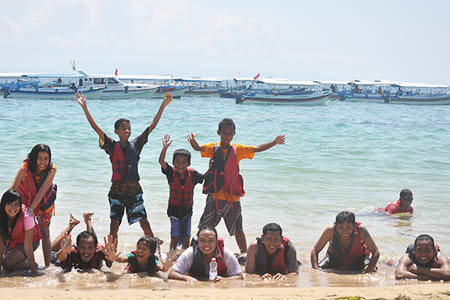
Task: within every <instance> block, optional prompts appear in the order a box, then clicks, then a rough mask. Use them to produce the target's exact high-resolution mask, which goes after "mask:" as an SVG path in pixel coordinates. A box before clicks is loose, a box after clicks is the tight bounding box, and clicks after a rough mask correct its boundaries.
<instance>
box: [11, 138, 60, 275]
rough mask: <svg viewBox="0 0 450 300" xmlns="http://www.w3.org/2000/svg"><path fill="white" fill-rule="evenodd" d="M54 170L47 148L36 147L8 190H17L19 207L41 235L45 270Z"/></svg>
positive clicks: (54, 194) (52, 204)
mask: <svg viewBox="0 0 450 300" xmlns="http://www.w3.org/2000/svg"><path fill="white" fill-rule="evenodd" d="M55 174H56V166H55V164H53V163H52V152H51V150H50V147H49V146H48V145H44V144H37V145H35V146H34V147H33V149H31V152H30V153H29V154H28V157H27V159H25V160H24V161H23V164H22V167H21V168H20V169H19V171H18V172H17V175H16V177H15V178H14V182H13V183H12V185H11V187H10V189H11V190H17V191H18V192H19V194H20V195H21V197H22V199H23V204H24V205H25V206H26V207H27V208H29V210H30V213H33V214H34V215H35V216H36V219H37V221H38V224H39V228H40V231H41V232H42V251H43V254H44V261H45V266H47V267H48V266H49V265H50V253H51V250H50V249H51V246H50V229H49V227H50V220H51V218H52V216H53V215H54V208H55V203H54V202H55V200H56V185H55V184H53V179H54V178H55Z"/></svg>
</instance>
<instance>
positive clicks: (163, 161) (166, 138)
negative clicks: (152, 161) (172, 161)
mask: <svg viewBox="0 0 450 300" xmlns="http://www.w3.org/2000/svg"><path fill="white" fill-rule="evenodd" d="M172 142H173V140H171V139H170V134H165V135H164V137H163V138H162V144H163V147H162V149H161V154H160V155H159V164H160V165H161V167H162V168H163V169H164V170H167V164H166V152H167V149H168V148H169V146H170V144H172Z"/></svg>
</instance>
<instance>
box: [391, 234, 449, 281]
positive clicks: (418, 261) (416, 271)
mask: <svg viewBox="0 0 450 300" xmlns="http://www.w3.org/2000/svg"><path fill="white" fill-rule="evenodd" d="M395 278H396V279H418V280H445V281H449V280H450V260H449V259H448V258H447V256H446V255H442V254H441V253H440V250H439V247H438V246H437V245H436V244H435V243H434V240H433V238H432V237H431V236H429V235H428V234H421V235H419V236H418V237H417V238H416V240H415V241H414V244H411V245H409V246H408V247H407V249H406V254H404V255H403V256H402V257H401V258H400V260H399V262H398V266H397V268H396V269H395Z"/></svg>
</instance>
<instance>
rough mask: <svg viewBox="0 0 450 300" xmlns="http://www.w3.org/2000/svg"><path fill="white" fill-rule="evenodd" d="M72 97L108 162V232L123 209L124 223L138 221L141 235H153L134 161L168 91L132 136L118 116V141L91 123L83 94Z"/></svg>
mask: <svg viewBox="0 0 450 300" xmlns="http://www.w3.org/2000/svg"><path fill="white" fill-rule="evenodd" d="M75 99H76V100H77V102H78V103H79V104H80V106H81V108H82V109H83V111H84V114H85V115H86V118H87V120H88V122H89V124H90V125H91V127H92V128H93V129H94V131H95V132H96V133H97V134H98V136H99V139H100V140H99V142H100V148H102V149H103V150H105V152H106V154H108V155H109V159H110V161H111V164H112V170H113V174H112V179H111V181H112V184H111V188H110V190H109V193H108V200H109V204H110V219H111V225H110V235H112V236H113V237H114V239H117V233H118V231H119V226H120V223H121V222H122V217H123V213H124V211H125V210H126V213H127V219H128V224H130V225H131V224H133V223H135V222H139V224H140V225H141V228H142V230H143V231H144V234H145V235H148V236H150V237H153V232H152V229H151V227H150V223H149V222H148V220H147V212H146V211H145V207H144V200H143V198H142V193H143V192H142V188H141V185H140V184H139V179H140V177H139V173H138V162H139V158H140V157H139V155H140V153H141V151H142V148H143V147H144V145H145V144H146V143H147V140H148V136H149V134H150V133H151V132H152V131H153V129H155V127H156V125H157V124H158V122H159V119H160V118H161V115H162V113H163V111H164V109H165V108H166V106H167V105H168V104H169V102H170V101H171V99H172V97H171V95H170V94H166V95H165V96H164V100H163V102H162V103H161V106H160V107H159V110H158V112H157V113H156V115H155V117H154V118H153V121H152V123H151V124H150V125H149V126H148V127H147V128H145V130H144V132H143V133H142V134H141V135H139V136H138V137H136V138H135V139H133V140H132V141H131V142H130V141H129V140H128V139H129V137H130V135H131V124H130V121H129V120H127V119H119V120H117V121H116V122H115V124H114V132H115V133H116V134H117V135H118V136H119V141H118V142H117V141H114V140H113V139H112V138H110V137H108V136H107V135H106V134H105V133H104V132H103V130H101V129H100V127H98V125H97V123H95V121H94V118H93V117H92V115H91V114H90V112H89V110H88V108H87V103H86V98H85V97H84V96H83V94H79V93H76V95H75Z"/></svg>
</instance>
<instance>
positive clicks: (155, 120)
mask: <svg viewBox="0 0 450 300" xmlns="http://www.w3.org/2000/svg"><path fill="white" fill-rule="evenodd" d="M169 95H170V94H169ZM169 95H167V94H166V95H165V96H164V100H163V102H162V103H161V106H160V107H159V109H158V112H157V113H156V115H155V117H154V118H153V121H152V123H151V124H150V125H149V126H148V133H151V132H152V131H153V129H155V128H156V125H158V122H159V119H161V115H162V113H163V111H164V109H165V108H166V106H167V105H168V104H169V103H170V101H172V96H171V95H170V97H169Z"/></svg>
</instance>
